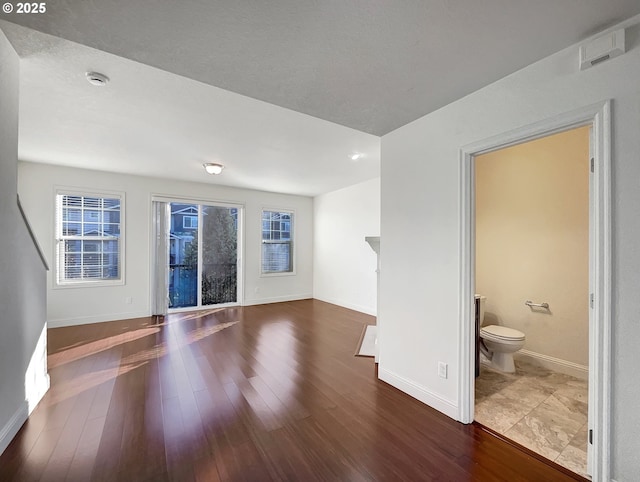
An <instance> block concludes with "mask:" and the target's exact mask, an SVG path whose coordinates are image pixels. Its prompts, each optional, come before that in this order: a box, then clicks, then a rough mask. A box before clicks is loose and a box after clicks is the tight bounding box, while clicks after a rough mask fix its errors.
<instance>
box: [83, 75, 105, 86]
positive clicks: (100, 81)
mask: <svg viewBox="0 0 640 482" xmlns="http://www.w3.org/2000/svg"><path fill="white" fill-rule="evenodd" d="M85 76H86V77H87V80H88V81H89V83H90V84H91V85H97V86H103V85H107V82H109V77H107V76H106V75H104V74H101V73H99V72H87V73H86V74H85Z"/></svg>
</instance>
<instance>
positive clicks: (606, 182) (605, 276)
mask: <svg viewBox="0 0 640 482" xmlns="http://www.w3.org/2000/svg"><path fill="white" fill-rule="evenodd" d="M585 125H590V126H591V127H592V136H591V148H592V151H591V155H592V157H593V159H594V161H595V162H594V171H593V172H592V173H591V176H590V182H589V204H590V209H589V293H590V294H592V295H593V301H592V302H591V306H590V310H589V400H588V402H589V429H590V430H591V431H592V432H590V434H592V436H593V439H592V440H593V444H592V445H591V446H590V447H589V448H590V457H589V461H590V468H591V475H592V480H593V481H594V482H595V481H605V480H606V481H608V480H610V478H611V465H610V437H611V432H610V430H611V428H610V418H611V101H609V100H607V101H605V102H601V103H598V104H594V105H590V106H587V107H584V108H582V109H579V110H575V111H572V112H568V113H566V114H562V115H559V116H557V117H554V118H552V119H548V120H544V121H541V122H537V123H535V124H531V125H528V126H525V127H521V128H518V129H515V130H512V131H509V132H506V133H504V134H500V135H497V136H495V137H491V138H488V139H484V140H482V141H479V142H476V143H473V144H470V145H467V146H464V147H463V148H462V149H461V150H460V173H461V176H460V178H461V186H460V220H461V225H460V285H461V299H460V321H459V323H460V330H459V343H458V347H459V353H458V362H459V366H460V376H459V378H458V380H459V385H458V407H459V417H458V418H459V420H460V421H461V422H463V423H471V422H473V417H474V400H475V396H474V386H475V382H474V379H475V376H474V375H475V367H474V364H475V333H474V329H473V327H474V326H475V322H474V318H475V306H474V301H473V300H474V294H475V186H474V181H475V172H474V162H473V160H474V157H475V156H477V155H480V154H485V153H487V152H491V151H495V150H498V149H503V148H505V147H509V146H512V145H515V144H520V143H522V142H526V141H530V140H534V139H538V138H541V137H546V136H548V135H551V134H555V133H558V132H562V131H566V130H569V129H572V128H576V127H580V126H585Z"/></svg>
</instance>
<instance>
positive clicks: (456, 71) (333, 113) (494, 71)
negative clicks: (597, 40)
mask: <svg viewBox="0 0 640 482" xmlns="http://www.w3.org/2000/svg"><path fill="white" fill-rule="evenodd" d="M638 13H640V1H638V0H562V1H558V0H536V1H530V0H483V1H478V0H457V1H451V0H413V1H403V2H390V1H388V0H367V1H364V0H360V1H346V0H323V1H318V0H272V1H269V2H256V1H252V2H249V1H238V0H233V1H231V0H229V1H220V0H218V1H212V0H190V1H175V0H148V1H139V2H138V1H136V2H122V1H116V0H100V1H98V0H58V1H56V2H48V3H47V13H46V14H31V15H24V14H23V15H17V14H9V15H6V14H3V16H2V17H0V18H2V19H6V20H9V21H11V22H15V23H17V24H21V25H24V26H28V27H30V28H33V29H35V30H38V31H40V32H44V33H47V34H51V35H53V36H56V37H59V38H55V37H51V36H48V35H44V34H43V33H36V32H34V31H31V30H28V29H22V28H20V27H18V26H17V25H15V24H13V23H11V24H10V23H6V22H0V28H2V29H3V30H4V31H5V33H6V34H7V36H8V37H9V38H10V40H11V41H12V43H13V44H14V45H15V46H16V49H17V50H18V52H19V53H20V55H21V57H22V64H21V69H22V80H21V89H22V93H21V101H22V106H21V116H22V120H21V124H20V128H21V140H20V156H21V158H23V159H25V160H34V161H40V162H54V163H64V164H68V165H82V166H84V167H89V168H97V169H109V170H118V171H122V172H133V173H140V174H149V173H150V170H151V169H152V168H155V171H153V172H155V173H156V174H157V175H162V176H165V175H166V176H171V177H178V178H181V179H191V180H196V179H199V180H202V179H201V173H200V172H199V170H200V169H201V166H200V164H201V162H204V161H215V160H220V161H222V162H223V163H225V164H226V165H227V166H228V169H226V170H225V172H224V174H223V176H220V177H219V178H216V179H215V181H212V180H210V181H209V182H220V183H224V184H229V185H237V186H243V187H254V188H260V189H266V190H272V191H281V192H291V193H298V194H308V195H314V194H318V193H320V192H327V191H329V190H332V189H337V188H339V187H343V186H346V185H349V184H353V183H354V182H358V181H362V180H366V179H370V178H372V177H375V176H377V172H378V168H379V139H378V138H377V137H375V136H371V135H367V134H364V132H368V133H371V134H374V135H376V136H378V135H382V134H385V133H387V132H389V131H391V130H393V129H396V128H398V127H400V126H402V125H404V124H406V123H408V122H410V121H412V120H414V119H416V118H418V117H421V116H422V115H425V114H427V113H429V112H431V111H433V110H435V109H438V108H439V107H442V106H444V105H446V104H447V103H449V102H451V101H453V100H456V99H458V98H460V97H462V96H464V95H466V94H468V93H470V92H473V91H475V90H477V89H479V88H480V87H482V86H484V85H487V84H489V83H491V82H493V81H495V80H497V79H499V78H501V77H503V76H505V75H507V74H509V73H511V72H514V71H516V70H518V69H519V68H521V67H524V66H526V65H528V64H530V63H532V62H534V61H536V60H539V59H541V58H543V57H545V56H547V55H549V54H551V53H553V52H556V51H558V50H561V49H562V48H564V47H566V46H568V45H571V44H573V43H576V42H578V41H580V40H581V39H584V38H585V37H587V36H589V35H591V34H593V33H596V32H598V31H600V30H602V29H603V28H605V27H607V26H609V25H611V24H614V23H616V22H618V21H620V20H623V19H626V18H629V17H631V16H633V15H635V14H638ZM61 39H66V41H63V40H61ZM69 41H73V42H76V43H72V42H69ZM79 44H82V45H79ZM86 46H88V47H93V48H88V47H86ZM95 49H97V50H95ZM106 52H110V53H111V54H114V55H110V54H107V53H106ZM125 59H130V60H125ZM131 60H135V61H137V62H139V63H136V62H133V61H131ZM143 64H146V65H143ZM576 65H577V59H576ZM148 66H153V67H156V68H155V69H154V68H150V67H148ZM88 69H93V70H98V71H102V72H104V73H106V74H107V75H109V76H110V77H111V78H112V82H111V83H110V84H109V85H108V86H107V87H106V88H104V89H95V88H94V89H92V88H90V86H89V85H88V84H85V81H84V79H83V78H82V75H83V74H84V72H85V71H86V70H88ZM170 72H171V73H173V74H177V75H172V74H170ZM198 81H199V82H198ZM212 86H215V87H212ZM221 89H225V90H221ZM231 92H235V93H237V94H242V95H237V94H232V93H231ZM244 96H247V97H244ZM254 99H259V100H262V101H264V102H258V101H256V100H254ZM265 102H266V103H265ZM267 103H268V104H267ZM270 104H273V105H270ZM276 106H280V107H276ZM287 109H291V110H287ZM293 111H295V112H293ZM300 113H303V114H308V115H303V114H300ZM309 116H312V117H309ZM320 119H324V121H322V120H320ZM342 126H347V127H342ZM354 129H355V130H354ZM359 131H360V132H359ZM354 150H357V151H363V152H365V153H366V154H367V157H365V159H364V160H362V161H360V162H359V163H352V162H350V161H349V160H348V159H347V157H346V156H347V154H349V153H350V152H351V151H354Z"/></svg>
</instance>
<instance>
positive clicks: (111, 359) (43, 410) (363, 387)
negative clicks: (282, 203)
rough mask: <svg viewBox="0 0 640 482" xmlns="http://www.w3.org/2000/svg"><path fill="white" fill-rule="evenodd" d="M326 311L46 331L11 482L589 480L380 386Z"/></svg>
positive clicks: (2, 472)
mask: <svg viewBox="0 0 640 482" xmlns="http://www.w3.org/2000/svg"><path fill="white" fill-rule="evenodd" d="M373 322H374V318H373V317H370V316H367V315H363V314H361V313H357V312H354V311H350V310H347V309H344V308H340V307H337V306H334V305H331V304H327V303H323V302H320V301H315V300H305V301H297V302H289V303H278V304H272V305H262V306H251V307H244V308H227V309H218V310H209V311H207V312H200V313H197V314H195V313H189V314H186V313H184V314H173V315H170V316H168V317H167V318H166V319H165V320H161V321H160V323H156V321H155V320H154V319H152V318H144V319H134V320H123V321H118V322H112V323H99V324H94V325H84V326H77V327H69V328H58V329H52V330H49V369H50V375H51V389H50V390H49V392H48V393H47V394H46V396H45V397H44V399H43V400H42V402H41V403H40V404H39V405H38V407H37V408H36V409H35V410H34V412H33V414H32V415H31V417H30V418H29V420H28V421H27V423H26V424H25V425H24V427H23V428H22V429H21V431H20V432H19V434H18V436H17V437H16V438H15V439H14V441H13V442H12V443H11V445H10V446H9V447H8V448H7V450H6V451H5V453H4V454H3V455H2V456H1V457H0V480H3V481H10V480H52V481H62V480H71V481H87V480H97V481H99V480H105V481H139V480H145V481H146V480H148V481H162V480H176V481H183V480H185V481H189V480H202V481H217V480H224V481H237V480H248V481H269V480H292V481H313V480H330V481H332V480H335V481H371V480H390V481H391V480H407V481H421V480H450V481H471V480H478V481H491V480H504V481H556V480H557V481H563V480H581V479H580V478H579V477H577V476H575V477H572V476H571V475H570V474H568V473H564V472H562V471H560V470H559V469H557V468H554V467H553V466H551V465H548V464H546V463H544V462H542V461H540V460H537V459H536V458H534V457H533V456H531V455H530V454H527V453H525V452H523V451H520V450H518V448H516V447H514V446H512V445H510V444H508V443H506V442H505V441H503V440H500V439H498V438H496V437H494V436H493V435H491V434H489V433H487V432H486V431H484V430H482V428H480V427H478V426H477V425H463V424H460V423H458V422H455V421H453V420H451V419H449V418H447V417H445V416H444V415H441V414H440V413H438V412H436V411H435V410H432V409H430V408H429V407H427V406H425V405H423V404H422V403H420V402H418V401H416V400H414V399H412V398H411V397H409V396H408V395H405V394H404V393H402V392H400V391H398V390H396V389H395V388H393V387H391V386H389V385H387V384H385V383H383V382H380V381H379V380H377V378H376V375H375V365H374V363H373V360H372V359H371V358H362V357H355V356H353V354H354V351H355V349H356V344H357V342H358V339H359V337H360V334H361V332H362V329H363V324H365V323H368V324H371V323H373Z"/></svg>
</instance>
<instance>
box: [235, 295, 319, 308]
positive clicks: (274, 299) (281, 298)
mask: <svg viewBox="0 0 640 482" xmlns="http://www.w3.org/2000/svg"><path fill="white" fill-rule="evenodd" d="M311 298H313V295H312V294H311V293H308V294H302V295H286V296H274V297H272V298H257V299H252V300H244V303H243V304H242V306H253V305H266V304H269V303H282V302H284V301H299V300H309V299H311Z"/></svg>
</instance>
